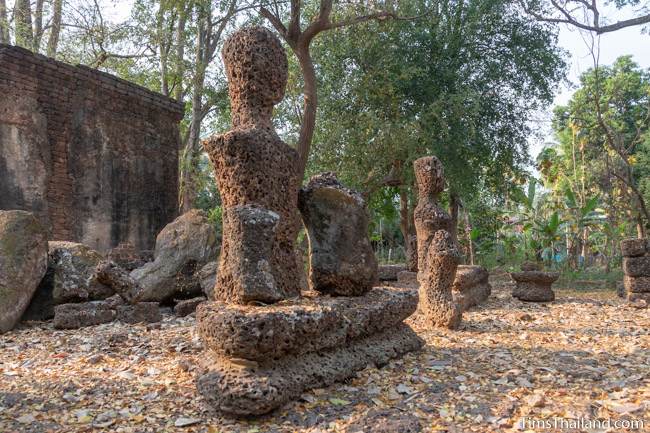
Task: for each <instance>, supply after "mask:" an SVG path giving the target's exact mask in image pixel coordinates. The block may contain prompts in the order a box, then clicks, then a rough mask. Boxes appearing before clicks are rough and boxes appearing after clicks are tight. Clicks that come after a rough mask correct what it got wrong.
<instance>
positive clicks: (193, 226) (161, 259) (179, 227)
mask: <svg viewBox="0 0 650 433" xmlns="http://www.w3.org/2000/svg"><path fill="white" fill-rule="evenodd" d="M218 251H219V239H218V237H217V232H216V230H215V228H214V225H213V224H212V223H210V221H209V220H208V216H207V214H206V213H205V212H203V211H201V210H198V209H193V210H191V211H189V212H186V213H184V214H183V215H181V216H179V217H178V218H176V219H175V220H174V221H172V222H171V223H169V224H168V225H166V226H165V228H163V229H162V231H161V232H160V233H159V234H158V236H157V237H156V249H155V251H154V261H153V262H149V263H146V264H145V265H144V266H142V267H141V268H138V269H135V270H133V271H132V272H131V274H130V275H131V277H133V279H135V280H136V281H137V282H138V284H139V285H140V287H142V295H141V296H139V300H140V301H147V302H162V301H167V300H170V299H173V298H189V297H194V296H200V295H201V294H202V290H201V284H200V282H199V279H198V278H197V273H198V271H199V269H201V268H202V267H203V266H204V265H205V264H206V263H208V262H209V261H211V260H214V259H215V258H216V257H217V252H218Z"/></svg>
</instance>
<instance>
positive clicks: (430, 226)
mask: <svg viewBox="0 0 650 433" xmlns="http://www.w3.org/2000/svg"><path fill="white" fill-rule="evenodd" d="M413 168H414V170H415V178H416V180H417V185H418V204H417V206H416V207H415V212H414V222H415V231H416V233H417V241H418V281H419V282H420V305H421V308H422V311H423V312H424V313H425V315H426V316H427V319H428V320H429V321H430V322H431V324H432V325H434V326H442V327H446V328H450V329H455V328H457V327H458V326H459V325H460V321H461V318H462V310H461V309H460V306H459V305H457V304H456V303H455V302H454V298H453V295H452V284H453V282H454V279H455V276H456V268H457V267H458V263H459V262H460V254H458V251H457V250H456V246H455V244H454V241H453V238H452V236H451V230H452V224H451V217H450V216H449V214H447V212H445V210H444V209H442V207H440V205H439V204H438V197H439V195H440V193H441V192H442V191H443V189H444V186H445V179H444V176H443V169H442V164H441V163H440V160H438V158H436V157H434V156H427V157H424V158H420V159H417V160H415V161H414V162H413Z"/></svg>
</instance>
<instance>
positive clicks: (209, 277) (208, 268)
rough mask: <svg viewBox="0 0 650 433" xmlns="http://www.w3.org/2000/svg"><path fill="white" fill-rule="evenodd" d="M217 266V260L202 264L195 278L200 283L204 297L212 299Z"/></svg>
mask: <svg viewBox="0 0 650 433" xmlns="http://www.w3.org/2000/svg"><path fill="white" fill-rule="evenodd" d="M218 268H219V262H217V261H216V260H215V261H213V262H208V263H206V265H205V266H203V267H202V268H201V269H200V270H199V273H198V274H197V278H198V279H199V283H200V284H201V290H203V293H204V294H205V296H206V298H208V299H210V300H214V285H215V283H216V282H217V269H218Z"/></svg>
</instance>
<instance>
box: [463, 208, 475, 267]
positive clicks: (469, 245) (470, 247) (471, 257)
mask: <svg viewBox="0 0 650 433" xmlns="http://www.w3.org/2000/svg"><path fill="white" fill-rule="evenodd" d="M464 214H465V233H466V236H467V252H468V253H469V264H470V265H473V264H474V243H473V242H472V226H471V224H470V222H469V213H468V212H467V210H465V212H464Z"/></svg>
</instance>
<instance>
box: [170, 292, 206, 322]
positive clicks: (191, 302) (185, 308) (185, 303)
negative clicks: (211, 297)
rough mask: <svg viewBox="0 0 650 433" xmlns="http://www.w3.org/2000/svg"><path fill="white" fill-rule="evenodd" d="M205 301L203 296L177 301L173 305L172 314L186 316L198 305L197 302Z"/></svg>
mask: <svg viewBox="0 0 650 433" xmlns="http://www.w3.org/2000/svg"><path fill="white" fill-rule="evenodd" d="M205 301H206V299H205V298H204V297H203V296H199V297H197V298H192V299H184V300H182V301H179V302H178V303H177V304H176V305H174V314H176V315H177V316H178V317H185V316H188V315H190V314H192V313H193V312H195V311H196V307H198V306H199V304H201V303H202V302H205Z"/></svg>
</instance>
